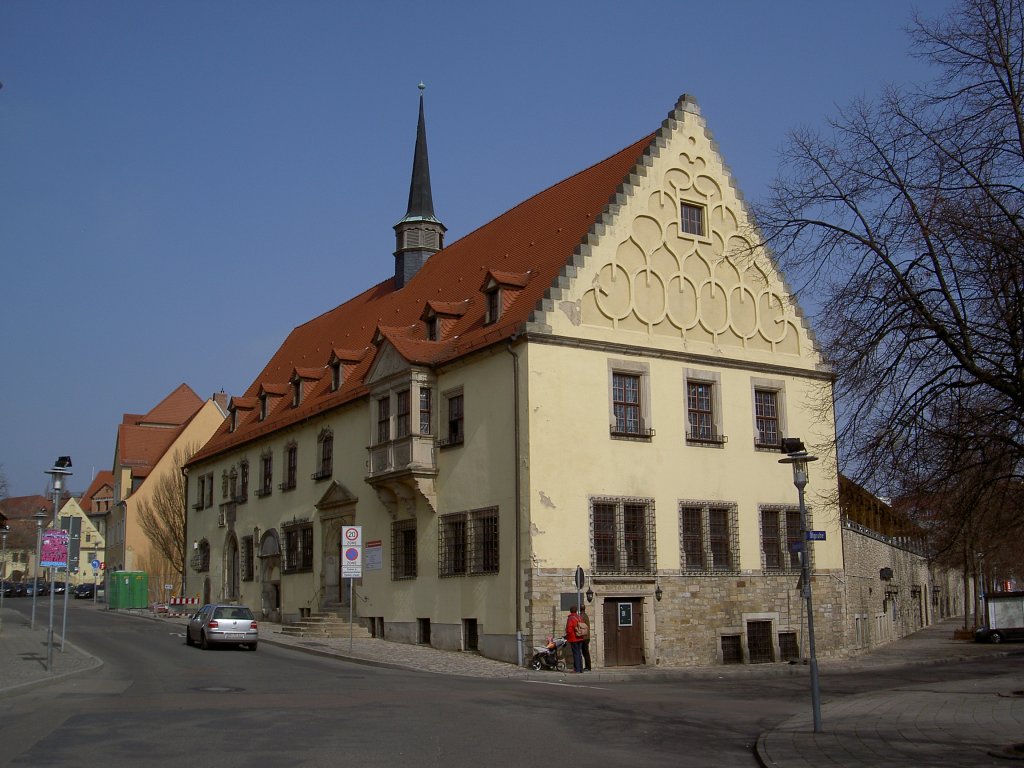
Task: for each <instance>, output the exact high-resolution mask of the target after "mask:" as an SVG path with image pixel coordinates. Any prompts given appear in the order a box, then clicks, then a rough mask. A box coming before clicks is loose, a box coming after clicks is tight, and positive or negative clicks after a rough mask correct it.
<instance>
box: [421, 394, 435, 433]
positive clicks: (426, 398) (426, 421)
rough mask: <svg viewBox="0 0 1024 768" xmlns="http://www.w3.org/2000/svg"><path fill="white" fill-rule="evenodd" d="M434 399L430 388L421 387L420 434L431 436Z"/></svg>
mask: <svg viewBox="0 0 1024 768" xmlns="http://www.w3.org/2000/svg"><path fill="white" fill-rule="evenodd" d="M433 405H434V399H433V396H432V393H431V390H430V387H420V434H421V435H431V434H433V432H432V431H431V427H430V424H431V421H430V417H431V411H432V410H433Z"/></svg>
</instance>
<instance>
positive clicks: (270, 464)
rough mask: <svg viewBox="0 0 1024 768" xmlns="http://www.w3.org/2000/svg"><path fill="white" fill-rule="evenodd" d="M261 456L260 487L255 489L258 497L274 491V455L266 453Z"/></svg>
mask: <svg viewBox="0 0 1024 768" xmlns="http://www.w3.org/2000/svg"><path fill="white" fill-rule="evenodd" d="M260 458H261V462H260V463H261V466H262V472H261V474H260V487H259V488H258V489H257V491H256V495H257V496H259V497H263V496H269V495H270V494H271V493H273V492H274V457H273V456H272V455H271V454H269V453H266V454H264V455H263V456H262V457H260Z"/></svg>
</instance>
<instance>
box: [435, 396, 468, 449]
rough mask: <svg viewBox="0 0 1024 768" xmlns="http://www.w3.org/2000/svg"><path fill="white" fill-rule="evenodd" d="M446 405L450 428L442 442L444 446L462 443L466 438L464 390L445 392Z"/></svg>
mask: <svg viewBox="0 0 1024 768" xmlns="http://www.w3.org/2000/svg"><path fill="white" fill-rule="evenodd" d="M444 399H445V406H446V410H447V412H448V413H447V424H448V430H447V433H446V435H445V437H444V439H443V440H442V441H441V442H440V445H441V446H442V447H444V446H451V445H462V443H463V442H464V441H465V439H466V432H465V418H466V415H465V402H464V399H463V394H462V390H461V389H460V390H456V391H453V392H448V393H446V394H445V398H444Z"/></svg>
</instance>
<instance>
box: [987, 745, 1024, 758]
mask: <svg viewBox="0 0 1024 768" xmlns="http://www.w3.org/2000/svg"><path fill="white" fill-rule="evenodd" d="M988 753H989V754H990V755H992V757H1002V758H1005V759H1007V760H1024V744H1009V745H1007V746H1005V747H1003V748H1002V749H990V750H989V752H988Z"/></svg>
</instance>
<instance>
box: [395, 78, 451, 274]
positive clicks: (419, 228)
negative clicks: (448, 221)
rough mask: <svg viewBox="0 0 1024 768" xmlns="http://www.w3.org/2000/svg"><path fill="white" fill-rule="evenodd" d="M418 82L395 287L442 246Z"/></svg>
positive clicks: (397, 227)
mask: <svg viewBox="0 0 1024 768" xmlns="http://www.w3.org/2000/svg"><path fill="white" fill-rule="evenodd" d="M425 88H426V86H425V85H424V84H423V83H420V84H419V89H420V114H419V120H418V121H417V123H416V150H415V153H414V155H413V161H412V180H411V181H410V183H409V205H408V209H407V210H406V212H405V216H404V217H403V218H402V220H401V221H399V222H398V223H397V224H395V240H396V250H395V289H396V290H397V289H399V288H401V287H402V286H404V285H405V284H406V283H407V282H409V281H410V280H411V279H412V278H413V276H414V275H415V274H416V273H417V272H418V271H419V269H420V267H422V266H423V265H424V264H425V263H426V261H427V259H428V258H430V256H431V255H432V254H434V253H437V252H438V251H439V250H441V249H442V248H443V247H444V233H445V231H446V227H445V226H444V224H442V223H441V222H440V221H438V220H437V218H436V217H435V216H434V198H433V194H432V193H431V190H430V163H429V162H428V160H427V125H426V120H425V119H424V117H423V91H424V89H425Z"/></svg>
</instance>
